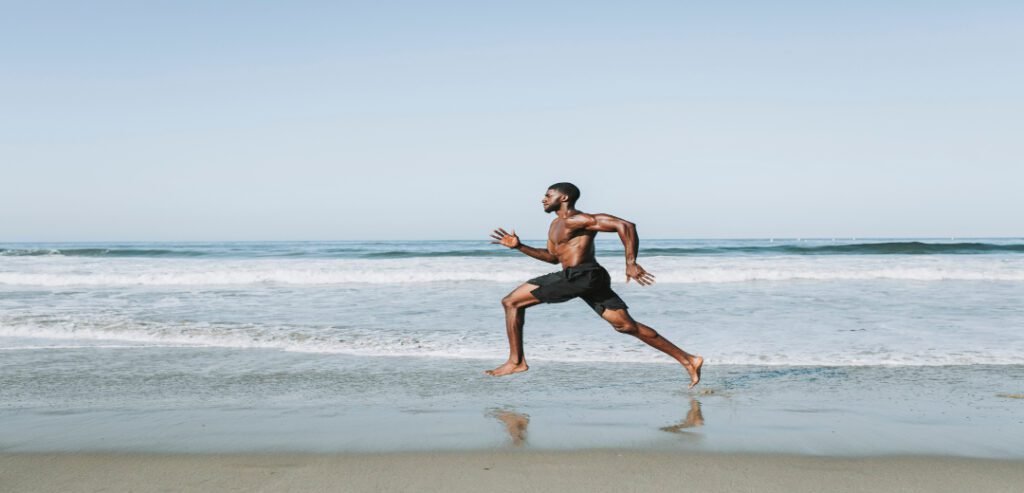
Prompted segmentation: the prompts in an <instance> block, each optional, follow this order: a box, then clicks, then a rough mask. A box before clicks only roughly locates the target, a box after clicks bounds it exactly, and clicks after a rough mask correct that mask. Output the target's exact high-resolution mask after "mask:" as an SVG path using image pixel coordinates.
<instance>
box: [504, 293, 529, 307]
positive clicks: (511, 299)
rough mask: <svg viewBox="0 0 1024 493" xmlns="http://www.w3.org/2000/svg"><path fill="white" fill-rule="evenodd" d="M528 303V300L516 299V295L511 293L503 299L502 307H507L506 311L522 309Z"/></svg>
mask: <svg viewBox="0 0 1024 493" xmlns="http://www.w3.org/2000/svg"><path fill="white" fill-rule="evenodd" d="M526 303H527V301H526V300H524V299H522V298H519V297H516V296H515V293H511V294H509V295H508V296H506V297H504V298H502V299H501V306H503V307H505V309H511V310H514V309H516V308H521V307H523V306H525V305H526Z"/></svg>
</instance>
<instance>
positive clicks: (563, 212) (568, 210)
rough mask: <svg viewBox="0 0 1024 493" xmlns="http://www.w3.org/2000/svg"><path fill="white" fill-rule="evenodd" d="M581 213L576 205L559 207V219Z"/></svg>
mask: <svg viewBox="0 0 1024 493" xmlns="http://www.w3.org/2000/svg"><path fill="white" fill-rule="evenodd" d="M579 213H580V211H578V210H576V209H575V208H574V207H569V206H562V208H561V209H558V213H557V214H558V218H559V219H565V218H567V217H572V216H575V215H576V214H579Z"/></svg>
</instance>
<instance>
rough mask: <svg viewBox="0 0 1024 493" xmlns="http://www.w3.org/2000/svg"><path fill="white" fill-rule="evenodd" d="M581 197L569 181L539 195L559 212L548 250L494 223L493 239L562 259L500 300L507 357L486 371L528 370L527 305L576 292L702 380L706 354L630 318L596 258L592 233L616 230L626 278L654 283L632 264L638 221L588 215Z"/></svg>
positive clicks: (693, 380) (497, 373)
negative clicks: (556, 269)
mask: <svg viewBox="0 0 1024 493" xmlns="http://www.w3.org/2000/svg"><path fill="white" fill-rule="evenodd" d="M579 198H580V189H579V188H576V185H573V184H572V183H555V184H554V185H551V187H549V188H548V191H547V193H545V194H544V198H543V199H541V203H542V204H544V212H547V213H551V212H554V213H556V214H557V216H558V217H556V218H555V219H554V220H553V221H551V227H550V228H548V245H547V248H546V249H543V250H542V249H539V248H533V247H529V246H526V245H524V244H523V243H522V242H520V241H519V237H518V236H516V232H515V230H514V229H513V230H512V232H511V233H509V232H507V231H505V230H504V229H502V228H498V229H496V230H494V232H493V233H491V238H493V239H494V241H492V242H491V243H495V244H499V245H503V246H506V247H508V248H514V249H516V250H519V251H520V252H523V253H525V254H526V255H529V256H531V257H533V258H535V259H538V260H543V261H545V262H549V263H552V264H558V263H560V264H562V271H561V272H552V273H551V274H547V275H543V276H540V277H537V278H534V279H530V280H529V281H527V282H526V283H525V284H523V285H521V286H519V287H518V288H516V289H515V290H513V291H512V292H511V293H509V294H508V296H505V298H504V299H502V300H501V304H502V306H504V307H505V329H506V331H507V332H508V346H509V355H508V361H506V362H505V364H503V365H501V366H499V367H497V368H495V369H493V370H487V372H486V373H487V374H489V375H494V376H496V377H499V376H502V375H508V374H511V373H519V372H524V371H526V370H529V369H530V367H529V366H527V364H526V355H525V354H524V353H523V323H524V321H525V315H526V309H527V308H529V307H531V306H534V305H537V304H540V303H561V302H564V301H569V300H571V299H573V298H576V297H579V298H582V299H583V301H586V302H587V304H588V305H590V308H592V309H593V310H594V311H595V312H597V314H598V315H600V316H601V318H603V319H605V320H607V321H608V323H610V324H611V325H612V327H613V328H615V330H617V331H619V332H621V333H623V334H629V335H631V336H634V337H636V338H638V339H640V340H641V341H644V342H645V343H647V344H648V345H650V346H651V347H653V348H655V349H658V350H660V351H662V352H664V353H665V354H667V355H669V356H671V357H672V358H674V359H675V360H676V361H678V362H679V363H680V364H682V365H683V368H685V369H686V372H687V373H689V374H690V388H691V389H692V388H693V387H694V386H695V385H697V383H698V382H700V370H701V366H702V365H703V364H704V358H702V357H701V356H698V355H695V354H690V353H687V352H686V351H683V350H682V349H679V348H678V347H677V346H676V345H675V344H672V343H671V342H669V340H668V339H665V338H664V337H662V336H661V335H660V334H658V333H657V332H656V331H655V330H654V329H652V328H650V327H648V326H646V325H644V324H642V323H640V322H637V321H635V320H633V318H632V317H630V316H629V311H627V308H628V307H627V306H626V303H624V302H623V301H622V298H619V295H617V294H615V292H614V291H612V288H611V277H610V276H609V275H608V271H606V270H605V269H604V267H601V266H600V265H599V264H598V263H597V259H596V258H595V257H594V237H595V236H597V233H598V232H602V231H604V232H612V231H614V232H616V233H618V234H619V238H621V239H622V244H623V245H624V246H625V248H626V282H627V283H628V282H629V280H630V279H632V280H634V281H636V282H637V284H639V285H641V286H649V285H651V284H654V275H653V274H651V273H649V272H647V271H645V270H644V269H643V267H640V265H639V264H637V263H636V253H637V248H638V247H639V244H640V240H639V238H637V236H636V226H635V225H634V224H633V223H631V222H629V221H626V220H623V219H619V218H617V217H615V216H612V215H609V214H587V213H585V212H582V211H579V210H576V200H578V199H579Z"/></svg>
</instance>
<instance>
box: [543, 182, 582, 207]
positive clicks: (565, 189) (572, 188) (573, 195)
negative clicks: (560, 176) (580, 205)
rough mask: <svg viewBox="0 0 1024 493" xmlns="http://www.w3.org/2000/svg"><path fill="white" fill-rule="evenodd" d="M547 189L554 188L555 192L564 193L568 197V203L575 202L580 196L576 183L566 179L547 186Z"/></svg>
mask: <svg viewBox="0 0 1024 493" xmlns="http://www.w3.org/2000/svg"><path fill="white" fill-rule="evenodd" d="M548 190H554V191H556V192H561V193H564V194H565V195H567V196H568V197H569V205H572V204H575V203H576V201H577V200H579V198H580V189H579V188H576V185H573V184H572V183H569V182H567V181H563V182H559V183H555V184H554V185H551V186H550V187H548Z"/></svg>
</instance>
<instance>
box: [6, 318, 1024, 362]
mask: <svg viewBox="0 0 1024 493" xmlns="http://www.w3.org/2000/svg"><path fill="white" fill-rule="evenodd" d="M0 338H12V339H14V340H16V339H23V340H24V339H26V338H31V339H32V340H35V341H36V342H35V343H33V344H26V345H17V344H14V343H8V344H5V345H4V347H0V349H2V350H17V349H35V350H51V349H69V348H124V349H128V348H139V347H150V348H152V347H164V348H190V347H191V348H195V347H214V348H234V349H274V350H282V351H291V352H305V353H334V354H346V355H356V356H384V357H387V356H402V357H426V358H442V359H444V358H449V359H454V358H458V359H481V360H500V359H501V358H502V357H503V354H504V353H503V349H502V348H501V347H496V346H495V345H493V344H492V341H490V340H489V339H487V338H485V337H474V336H473V335H471V334H467V333H436V332H435V333H410V332H408V331H399V330H396V331H381V330H358V329H351V328H348V329H346V330H344V331H340V330H331V329H330V328H323V327H298V326H290V327H266V326H253V325H248V326H239V325H226V324H207V323H202V324H142V325H131V324H123V323H122V324H107V325H93V324H82V323H70V324H63V325H50V326H48V327H39V326H32V325H2V326H0ZM40 340H50V341H54V344H40V343H39V341H40ZM114 342H123V343H131V344H115V343H114ZM702 351H703V352H705V354H707V355H708V356H707V363H708V364H709V365H755V366H790V365H792V366H945V365H974V364H985V365H1015V364H1022V362H1024V348H1017V349H1013V348H996V349H986V350H978V349H971V350H954V349H951V350H929V351H923V350H921V349H920V348H918V347H916V346H915V345H913V344H908V345H905V346H904V347H900V348H892V347H886V346H884V345H880V346H878V347H877V348H875V349H872V350H870V351H858V352H851V351H848V350H847V348H841V347H835V348H830V347H826V346H815V347H813V348H810V349H809V350H801V349H798V348H797V349H794V350H790V351H788V352H781V351H777V350H775V349H773V348H770V347H766V348H765V349H764V351H762V352H757V351H750V350H736V349H734V348H731V347H724V346H723V347H714V346H712V347H705V348H702ZM529 352H530V359H531V360H533V361H559V362H608V363H616V362H622V363H627V362H628V363H673V362H672V361H671V360H670V359H668V358H666V357H664V356H662V355H660V354H658V353H656V352H654V351H652V350H650V349H649V348H643V347H632V346H628V345H622V344H614V345H609V344H607V341H606V340H604V339H602V338H600V337H595V338H590V339H587V340H580V339H575V338H573V339H569V338H560V337H534V338H533V339H531V341H530V344H529Z"/></svg>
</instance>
